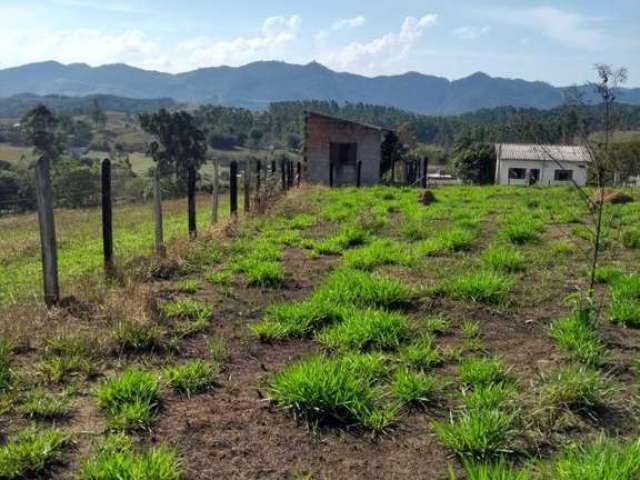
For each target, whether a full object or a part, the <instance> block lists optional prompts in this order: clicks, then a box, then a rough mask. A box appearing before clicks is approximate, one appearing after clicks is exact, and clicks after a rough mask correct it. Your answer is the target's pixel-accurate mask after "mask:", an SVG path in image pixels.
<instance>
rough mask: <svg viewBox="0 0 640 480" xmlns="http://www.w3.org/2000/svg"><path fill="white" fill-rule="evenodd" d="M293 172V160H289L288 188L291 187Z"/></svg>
mask: <svg viewBox="0 0 640 480" xmlns="http://www.w3.org/2000/svg"><path fill="white" fill-rule="evenodd" d="M293 172H294V167H293V160H291V161H289V188H293V182H294V179H293Z"/></svg>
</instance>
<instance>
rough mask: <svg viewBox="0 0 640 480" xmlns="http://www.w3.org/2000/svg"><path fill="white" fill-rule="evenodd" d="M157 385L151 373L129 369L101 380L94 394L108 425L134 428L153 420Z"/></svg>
mask: <svg viewBox="0 0 640 480" xmlns="http://www.w3.org/2000/svg"><path fill="white" fill-rule="evenodd" d="M159 386H160V385H159V381H158V378H157V377H156V376H155V375H153V374H152V373H150V372H146V371H143V370H137V369H131V370H126V371H125V372H123V373H122V374H121V375H119V376H117V377H113V378H110V379H107V380H105V381H104V382H103V383H102V385H100V386H99V387H98V388H97V389H96V391H95V395H96V399H97V401H98V406H99V407H100V409H101V410H102V411H103V412H104V413H105V415H106V416H107V421H108V424H109V426H110V427H111V428H114V429H122V430H134V429H137V428H148V427H150V426H151V425H152V424H153V422H154V421H155V414H156V410H157V407H158V390H159Z"/></svg>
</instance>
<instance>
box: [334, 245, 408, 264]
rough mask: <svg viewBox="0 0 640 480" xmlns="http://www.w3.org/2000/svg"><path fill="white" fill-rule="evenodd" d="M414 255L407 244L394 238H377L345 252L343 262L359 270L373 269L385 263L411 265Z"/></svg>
mask: <svg viewBox="0 0 640 480" xmlns="http://www.w3.org/2000/svg"><path fill="white" fill-rule="evenodd" d="M412 260H413V257H412V255H411V254H410V253H409V252H407V245H406V244H403V243H400V242H394V241H392V240H376V241H374V242H372V243H370V244H369V245H366V246H364V247H361V248H358V249H355V250H350V251H348V252H346V253H345V254H344V261H343V264H344V265H345V266H346V267H348V268H355V269H358V270H373V269H375V268H377V267H381V266H384V265H406V266H409V265H411V263H412Z"/></svg>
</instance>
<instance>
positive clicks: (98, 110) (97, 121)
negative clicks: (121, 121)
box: [91, 98, 107, 129]
mask: <svg viewBox="0 0 640 480" xmlns="http://www.w3.org/2000/svg"><path fill="white" fill-rule="evenodd" d="M91 120H92V121H93V124H94V125H95V126H96V128H101V129H103V128H104V127H105V126H106V125H107V114H106V113H104V110H103V109H102V107H101V106H100V102H98V99H97V98H94V99H93V105H92V107H91Z"/></svg>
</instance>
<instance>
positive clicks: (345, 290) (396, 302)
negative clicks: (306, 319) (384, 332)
mask: <svg viewBox="0 0 640 480" xmlns="http://www.w3.org/2000/svg"><path fill="white" fill-rule="evenodd" d="M314 297H316V298H319V299H324V300H326V301H328V302H332V303H334V304H340V305H356V306H361V307H365V308H368V307H374V306H375V307H381V308H397V307H403V306H406V305H408V304H409V303H410V302H411V301H412V300H413V299H414V298H415V297H416V292H415V291H414V290H413V289H412V288H411V287H408V286H407V285H405V284H404V283H402V282H400V281H399V280H395V279H391V278H385V277H382V276H378V275H372V274H369V273H366V272H360V271H358V270H351V269H345V268H343V269H339V270H336V271H335V272H334V273H332V274H331V275H330V276H329V278H328V279H327V280H326V282H325V283H324V284H322V285H321V286H320V288H319V289H318V290H317V291H316V293H315V294H314Z"/></svg>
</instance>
